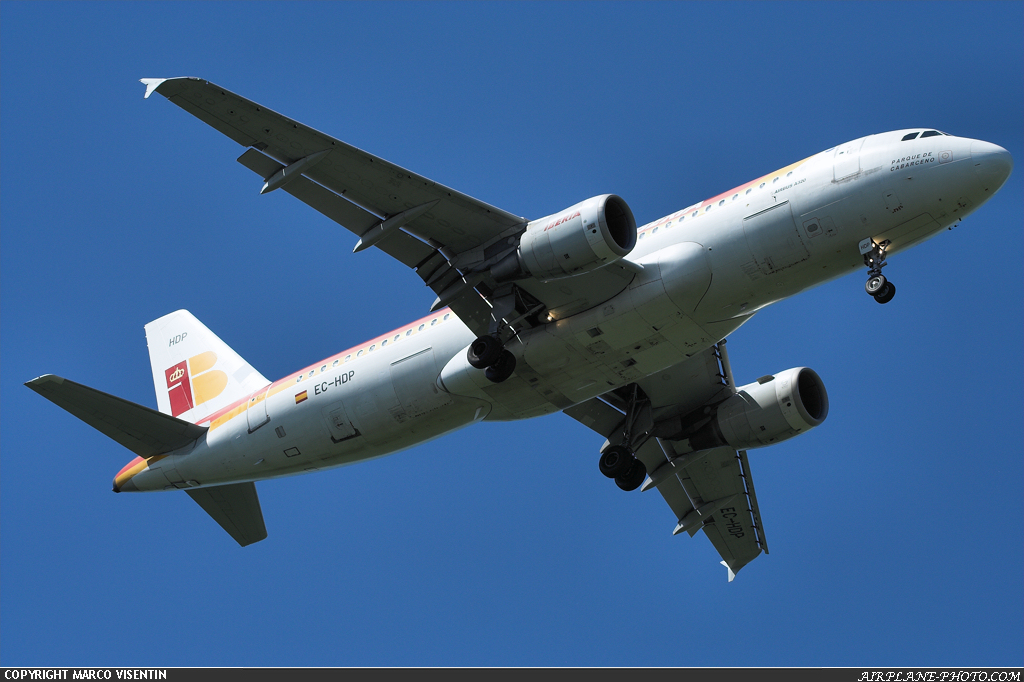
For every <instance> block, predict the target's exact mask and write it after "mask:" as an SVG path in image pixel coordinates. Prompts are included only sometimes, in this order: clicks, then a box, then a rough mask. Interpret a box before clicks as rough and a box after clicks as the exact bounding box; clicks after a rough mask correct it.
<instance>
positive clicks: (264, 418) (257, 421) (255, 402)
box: [245, 386, 270, 433]
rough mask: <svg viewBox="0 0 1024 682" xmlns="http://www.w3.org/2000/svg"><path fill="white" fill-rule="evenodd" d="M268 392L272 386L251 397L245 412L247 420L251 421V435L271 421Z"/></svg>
mask: <svg viewBox="0 0 1024 682" xmlns="http://www.w3.org/2000/svg"><path fill="white" fill-rule="evenodd" d="M268 391H270V386H267V387H266V388H261V389H260V390H258V391H256V392H255V393H253V394H252V395H251V396H249V405H248V406H247V407H246V410H245V418H246V419H248V420H249V433H252V432H253V431H255V430H256V429H258V428H260V427H261V426H263V425H264V424H266V423H267V422H268V421H270V413H269V412H267V392H268Z"/></svg>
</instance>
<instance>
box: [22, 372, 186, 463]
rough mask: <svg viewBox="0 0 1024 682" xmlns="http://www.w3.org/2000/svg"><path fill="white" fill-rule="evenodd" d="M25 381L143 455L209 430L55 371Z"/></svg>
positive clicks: (168, 449)
mask: <svg viewBox="0 0 1024 682" xmlns="http://www.w3.org/2000/svg"><path fill="white" fill-rule="evenodd" d="M25 385H26V386H28V387H29V388H31V389H32V390H33V391H35V392H36V393H38V394H39V395H41V396H43V397H44V398H46V399H47V400H49V401H50V402H52V403H53V404H55V405H57V406H58V407H60V408H62V409H64V410H67V411H68V412H70V413H71V414H73V415H74V416H76V417H78V418H79V419H81V420H82V421H83V422H85V423H86V424H88V425H89V426H91V427H93V428H94V429H96V430H97V431H99V432H100V433H102V434H103V435H105V436H107V437H109V438H112V439H113V440H115V441H117V442H118V443H120V444H121V445H123V446H125V447H126V448H128V449H129V450H131V451H132V452H134V453H135V454H136V455H138V456H139V457H143V458H149V457H152V456H154V455H160V454H164V453H167V452H171V451H172V450H177V449H178V448H182V447H185V446H186V445H188V444H189V443H192V442H193V441H195V440H196V439H198V438H200V437H201V436H202V435H203V434H204V433H206V427H204V426H196V425H195V424H190V423H189V422H187V421H184V420H182V419H177V418H175V417H172V416H170V415H168V414H163V413H162V412H157V411H156V410H153V409H150V408H148V407H145V406H143V405H138V404H136V403H133V402H129V401H127V400H124V399H123V398H118V397H116V396H112V395H109V394H107V393H103V392H102V391H97V390H96V389H95V388H89V387H88V386H83V385H82V384H78V383H75V382H74V381H69V380H68V379H64V378H63V377H59V376H55V375H53V374H46V375H44V376H41V377H39V378H37V379H33V380H32V381H29V382H28V383H26V384H25Z"/></svg>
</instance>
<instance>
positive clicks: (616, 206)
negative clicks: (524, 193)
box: [491, 194, 636, 282]
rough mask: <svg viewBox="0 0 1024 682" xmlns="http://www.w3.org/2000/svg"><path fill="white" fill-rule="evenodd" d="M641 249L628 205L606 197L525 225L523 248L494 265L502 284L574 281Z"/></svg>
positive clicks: (577, 205) (612, 197)
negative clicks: (581, 274)
mask: <svg viewBox="0 0 1024 682" xmlns="http://www.w3.org/2000/svg"><path fill="white" fill-rule="evenodd" d="M634 246H636V220H635V219H634V218H633V212H632V211H631V210H630V209H629V206H628V205H627V204H626V202H625V201H623V200H622V199H621V198H620V197H618V196H616V195H614V194H604V195H602V196H599V197H593V198H592V199H587V200H586V201H583V202H580V203H578V204H576V205H575V206H571V207H569V208H567V209H565V210H564V211H560V212H558V213H555V214H552V215H549V216H547V217H546V218H541V219H540V220H534V221H532V222H530V224H529V225H527V226H526V231H525V232H523V233H522V235H521V236H520V239H519V246H518V248H517V249H516V250H515V251H514V252H512V253H510V254H509V255H508V256H506V257H505V258H503V259H502V260H501V261H499V262H498V263H496V264H495V265H494V266H493V267H491V276H492V277H494V279H495V280H496V281H498V282H511V281H514V280H517V279H524V278H526V277H535V278H536V279H539V280H541V281H547V280H552V279H562V278H564V277H572V276H573V275H578V274H580V273H583V272H590V271H592V270H596V269H598V268H601V267H604V266H605V265H608V264H609V263H614V262H615V261H617V260H619V259H620V258H622V257H623V256H625V255H627V254H628V253H629V252H630V251H632V250H633V247H634Z"/></svg>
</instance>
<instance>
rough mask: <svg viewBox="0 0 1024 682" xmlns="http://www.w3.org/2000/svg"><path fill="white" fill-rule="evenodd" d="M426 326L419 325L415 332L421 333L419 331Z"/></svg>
mask: <svg viewBox="0 0 1024 682" xmlns="http://www.w3.org/2000/svg"><path fill="white" fill-rule="evenodd" d="M426 326H427V325H425V324H421V325H420V326H419V327H417V328H416V331H418V332H421V331H423V328H424V327H426Z"/></svg>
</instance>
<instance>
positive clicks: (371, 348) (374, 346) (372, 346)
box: [370, 343, 377, 351]
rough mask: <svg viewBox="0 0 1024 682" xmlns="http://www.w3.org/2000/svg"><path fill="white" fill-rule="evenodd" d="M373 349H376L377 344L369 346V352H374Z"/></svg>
mask: <svg viewBox="0 0 1024 682" xmlns="http://www.w3.org/2000/svg"><path fill="white" fill-rule="evenodd" d="M375 348H377V344H375V343H374V344H372V345H371V346H370V350H371V351H372V350H374V349H375Z"/></svg>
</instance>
